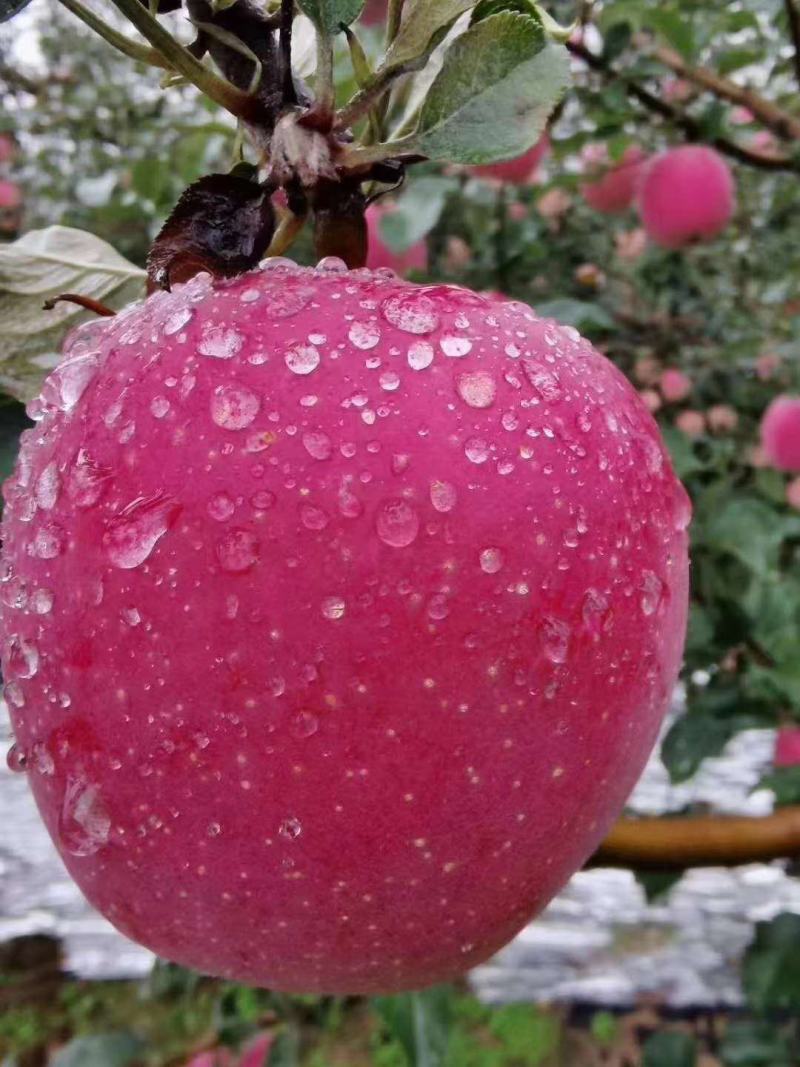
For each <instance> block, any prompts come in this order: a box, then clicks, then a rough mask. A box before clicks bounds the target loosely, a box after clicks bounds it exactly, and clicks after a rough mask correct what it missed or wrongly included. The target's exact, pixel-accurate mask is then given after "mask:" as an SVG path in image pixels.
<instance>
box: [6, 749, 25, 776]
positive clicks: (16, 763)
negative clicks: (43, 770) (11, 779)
mask: <svg viewBox="0 0 800 1067" xmlns="http://www.w3.org/2000/svg"><path fill="white" fill-rule="evenodd" d="M6 766H7V767H8V769H9V770H10V771H11V773H12V774H24V773H25V771H27V769H28V757H27V756H26V755H25V753H24V752H23V750H22V749H21V748H20V746H19V745H18V744H17V743H16V741H15V742H14V744H12V746H11V748H10V749H9V750H8V752H7V753H6Z"/></svg>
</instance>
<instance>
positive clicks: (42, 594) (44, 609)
mask: <svg viewBox="0 0 800 1067" xmlns="http://www.w3.org/2000/svg"><path fill="white" fill-rule="evenodd" d="M31 607H32V608H33V610H34V612H35V613H36V614H37V615H48V614H49V613H50V612H51V611H52V610H53V594H52V593H51V592H50V590H49V589H37V590H36V592H35V593H34V594H33V596H32V597H31Z"/></svg>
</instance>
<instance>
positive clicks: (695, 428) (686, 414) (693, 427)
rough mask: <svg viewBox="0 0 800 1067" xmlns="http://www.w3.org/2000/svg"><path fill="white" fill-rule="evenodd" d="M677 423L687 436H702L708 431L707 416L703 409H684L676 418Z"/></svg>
mask: <svg viewBox="0 0 800 1067" xmlns="http://www.w3.org/2000/svg"><path fill="white" fill-rule="evenodd" d="M675 425H676V426H677V428H678V429H679V430H680V431H681V433H685V434H686V436H687V437H702V436H703V434H704V433H705V432H706V428H707V427H706V417H705V415H704V414H703V412H702V411H682V412H681V413H680V414H679V415H678V416H677V417H676V419H675Z"/></svg>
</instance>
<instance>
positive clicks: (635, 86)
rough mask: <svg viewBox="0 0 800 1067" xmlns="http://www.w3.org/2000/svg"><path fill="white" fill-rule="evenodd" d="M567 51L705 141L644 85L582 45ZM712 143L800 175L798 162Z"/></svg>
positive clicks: (718, 140)
mask: <svg viewBox="0 0 800 1067" xmlns="http://www.w3.org/2000/svg"><path fill="white" fill-rule="evenodd" d="M567 48H568V49H569V51H570V52H571V53H572V55H574V56H577V58H578V59H581V60H583V62H584V63H586V65H587V67H589V69H590V70H593V71H595V72H596V73H598V74H601V75H603V77H605V78H607V79H608V80H609V81H620V82H622V84H623V85H624V86H625V89H626V91H627V93H628V95H629V96H632V97H633V98H634V99H635V100H637V101H638V102H639V103H640V104H641V105H642V106H643V107H644V108H646V109H647V110H648V111H652V112H653V113H654V114H657V115H661V116H662V118H665V119H667V120H668V121H669V122H671V123H672V124H673V125H674V126H676V127H677V128H678V129H680V130H681V131H682V132H683V133H684V134H685V135H686V137H687V139H689V140H693V141H694V140H701V139H703V138H704V133H703V128H702V126H701V124H700V123H699V122H698V121H697V120H696V119H694V118H692V116H691V115H687V114H686V113H685V112H684V111H683V110H682V109H680V108H678V107H675V106H674V105H673V104H670V103H667V101H666V100H663V99H662V98H661V97H660V96H656V95H655V94H654V93H651V92H650V91H649V90H648V89H645V87H644V86H643V85H641V84H640V83H639V82H637V81H635V80H634V79H633V78H631V77H630V76H628V75H626V74H625V73H624V72H622V71H618V70H616V69H615V68H614V67H611V66H610V65H609V64H608V63H606V62H605V60H604V59H603V58H602V57H601V56H597V55H595V54H594V52H590V51H589V49H588V48H587V47H586V46H585V45H583V44H579V43H577V42H575V41H567ZM711 144H713V145H714V147H715V148H717V149H718V150H719V151H720V152H722V153H723V154H724V155H727V156H730V157H731V158H732V159H736V160H738V161H739V162H740V163H745V164H747V165H748V166H750V167H758V168H759V169H761V170H773V171H775V170H779V171H793V172H794V173H798V172H800V163H798V162H797V161H796V160H794V159H791V158H789V157H788V156H776V155H767V154H765V153H763V152H757V151H755V150H753V149H750V148H744V147H743V146H742V145H740V144H737V143H736V142H735V141H730V140H728V138H727V137H715V138H713V139H712V141H711Z"/></svg>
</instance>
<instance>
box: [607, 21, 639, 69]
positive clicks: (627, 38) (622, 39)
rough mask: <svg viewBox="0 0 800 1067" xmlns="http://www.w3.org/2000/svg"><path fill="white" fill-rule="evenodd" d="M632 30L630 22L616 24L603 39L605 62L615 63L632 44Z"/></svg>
mask: <svg viewBox="0 0 800 1067" xmlns="http://www.w3.org/2000/svg"><path fill="white" fill-rule="evenodd" d="M631 37H632V30H631V25H630V23H629V22H615V23H614V25H613V26H611V27H609V29H608V32H607V33H606V35H605V37H604V39H603V62H604V63H613V62H614V60H615V59H617V58H618V57H619V56H621V55H622V53H623V52H624V51H625V49H626V48H627V47H628V45H629V44H630V43H631Z"/></svg>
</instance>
